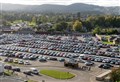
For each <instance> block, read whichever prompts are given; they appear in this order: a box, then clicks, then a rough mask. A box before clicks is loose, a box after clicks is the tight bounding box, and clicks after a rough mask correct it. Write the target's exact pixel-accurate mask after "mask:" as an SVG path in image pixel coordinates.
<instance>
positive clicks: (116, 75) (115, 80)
mask: <svg viewBox="0 0 120 82" xmlns="http://www.w3.org/2000/svg"><path fill="white" fill-rule="evenodd" d="M110 78H111V81H112V82H119V81H120V68H118V69H112V72H111V73H110Z"/></svg>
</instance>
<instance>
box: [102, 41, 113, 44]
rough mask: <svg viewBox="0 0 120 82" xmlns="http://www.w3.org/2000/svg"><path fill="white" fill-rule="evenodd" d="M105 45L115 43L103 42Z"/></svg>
mask: <svg viewBox="0 0 120 82" xmlns="http://www.w3.org/2000/svg"><path fill="white" fill-rule="evenodd" d="M102 43H104V44H113V42H107V41H102Z"/></svg>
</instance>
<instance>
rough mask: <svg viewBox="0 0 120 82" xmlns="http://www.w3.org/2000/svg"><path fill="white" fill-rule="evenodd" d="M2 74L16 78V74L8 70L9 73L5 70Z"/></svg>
mask: <svg viewBox="0 0 120 82" xmlns="http://www.w3.org/2000/svg"><path fill="white" fill-rule="evenodd" d="M4 74H5V75H7V76H17V74H15V73H12V71H11V70H9V71H8V70H5V71H4Z"/></svg>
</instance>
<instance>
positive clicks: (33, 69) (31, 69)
mask: <svg viewBox="0 0 120 82" xmlns="http://www.w3.org/2000/svg"><path fill="white" fill-rule="evenodd" d="M30 71H31V72H32V73H33V74H37V75H38V74H39V72H38V70H37V69H36V68H30Z"/></svg>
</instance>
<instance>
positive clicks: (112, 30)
mask: <svg viewBox="0 0 120 82" xmlns="http://www.w3.org/2000/svg"><path fill="white" fill-rule="evenodd" d="M92 33H93V34H108V35H109V34H118V33H119V32H118V30H117V29H115V28H105V29H104V28H100V27H99V26H97V27H96V28H94V30H93V31H92Z"/></svg>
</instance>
